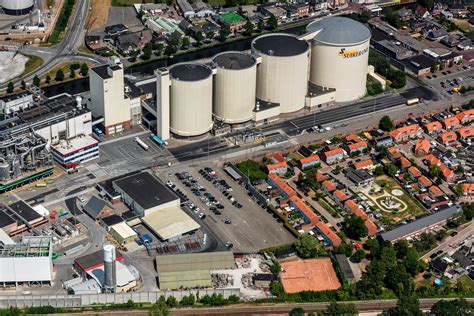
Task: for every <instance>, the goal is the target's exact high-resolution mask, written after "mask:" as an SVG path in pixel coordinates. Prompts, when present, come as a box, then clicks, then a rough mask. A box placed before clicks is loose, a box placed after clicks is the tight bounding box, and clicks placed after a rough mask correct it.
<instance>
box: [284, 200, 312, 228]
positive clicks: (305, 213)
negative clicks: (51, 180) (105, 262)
mask: <svg viewBox="0 0 474 316" xmlns="http://www.w3.org/2000/svg"><path fill="white" fill-rule="evenodd" d="M289 205H290V206H291V207H293V208H294V209H295V211H296V212H297V213H298V214H299V215H300V216H301V217H302V218H303V219H304V221H305V222H306V223H308V224H311V225H312V226H316V224H317V223H318V222H319V218H318V216H317V215H316V213H315V212H313V210H312V209H311V208H310V207H309V206H308V205H307V204H306V203H305V202H304V201H303V200H302V199H300V198H299V197H297V196H296V195H294V196H292V197H290V201H289Z"/></svg>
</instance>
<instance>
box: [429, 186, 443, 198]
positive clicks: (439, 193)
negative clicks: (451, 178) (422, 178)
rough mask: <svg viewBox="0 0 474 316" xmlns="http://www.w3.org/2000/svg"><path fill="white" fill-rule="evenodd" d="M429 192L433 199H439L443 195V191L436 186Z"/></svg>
mask: <svg viewBox="0 0 474 316" xmlns="http://www.w3.org/2000/svg"><path fill="white" fill-rule="evenodd" d="M429 190H430V192H431V194H433V196H435V197H441V196H443V195H444V193H443V191H441V190H440V188H438V187H437V186H436V185H433V186H431V187H430V189H429Z"/></svg>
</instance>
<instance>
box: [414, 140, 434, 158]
mask: <svg viewBox="0 0 474 316" xmlns="http://www.w3.org/2000/svg"><path fill="white" fill-rule="evenodd" d="M430 147H431V145H430V141H429V140H427V139H426V138H425V139H420V140H419V141H417V142H416V144H415V155H419V156H426V155H427V154H428V153H429V152H430Z"/></svg>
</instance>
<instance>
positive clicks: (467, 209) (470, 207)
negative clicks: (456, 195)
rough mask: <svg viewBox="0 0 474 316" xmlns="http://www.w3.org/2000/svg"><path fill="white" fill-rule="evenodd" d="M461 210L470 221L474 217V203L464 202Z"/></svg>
mask: <svg viewBox="0 0 474 316" xmlns="http://www.w3.org/2000/svg"><path fill="white" fill-rule="evenodd" d="M462 212H463V215H464V217H465V218H466V220H468V221H471V220H472V218H473V217H474V203H464V204H463V205H462Z"/></svg>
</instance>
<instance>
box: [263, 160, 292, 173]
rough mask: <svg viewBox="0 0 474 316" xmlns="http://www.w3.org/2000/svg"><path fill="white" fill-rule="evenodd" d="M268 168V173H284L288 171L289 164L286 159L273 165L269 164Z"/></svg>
mask: <svg viewBox="0 0 474 316" xmlns="http://www.w3.org/2000/svg"><path fill="white" fill-rule="evenodd" d="M266 168H267V173H268V174H271V173H276V174H284V173H285V172H287V171H288V164H287V163H286V161H282V162H277V163H274V164H271V165H267V166H266Z"/></svg>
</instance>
